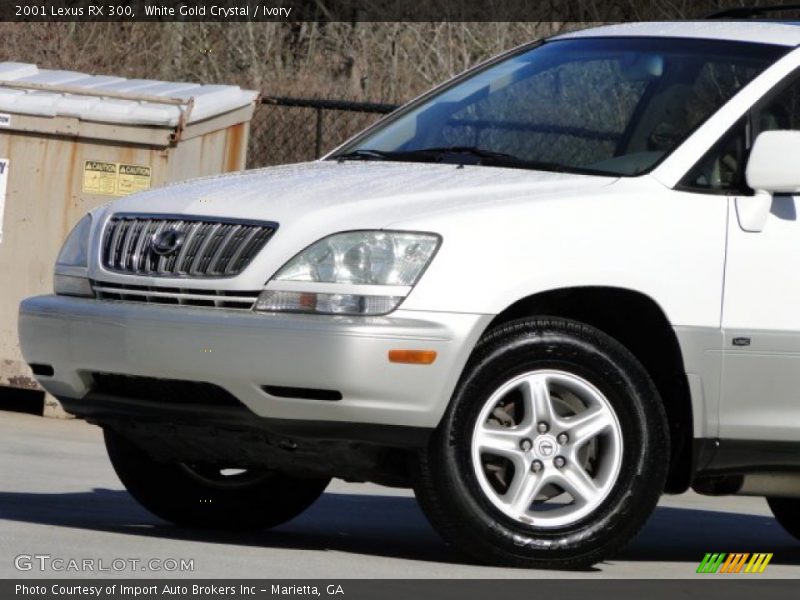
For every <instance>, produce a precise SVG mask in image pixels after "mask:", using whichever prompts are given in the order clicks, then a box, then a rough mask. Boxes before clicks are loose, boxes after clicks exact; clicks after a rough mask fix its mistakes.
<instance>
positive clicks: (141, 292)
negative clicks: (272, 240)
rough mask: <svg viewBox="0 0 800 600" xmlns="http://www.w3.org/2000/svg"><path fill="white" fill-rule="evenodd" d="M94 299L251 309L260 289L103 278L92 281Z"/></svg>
mask: <svg viewBox="0 0 800 600" xmlns="http://www.w3.org/2000/svg"><path fill="white" fill-rule="evenodd" d="M92 289H94V294H95V297H96V298H97V299H98V300H120V301H125V302H145V303H149V304H175V305H179V306H206V307H209V308H230V309H241V310H251V309H252V308H253V305H254V304H255V302H256V300H257V299H258V295H259V293H260V292H258V291H243V292H240V291H224V292H223V291H217V290H196V289H187V288H168V287H156V286H146V285H127V284H126V285H120V284H118V283H109V282H106V281H92Z"/></svg>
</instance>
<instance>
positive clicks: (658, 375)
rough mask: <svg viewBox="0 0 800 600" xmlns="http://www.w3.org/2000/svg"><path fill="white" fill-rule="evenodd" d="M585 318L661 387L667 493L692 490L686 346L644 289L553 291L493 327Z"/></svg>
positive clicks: (515, 307)
mask: <svg viewBox="0 0 800 600" xmlns="http://www.w3.org/2000/svg"><path fill="white" fill-rule="evenodd" d="M534 315H535V316H553V317H562V318H567V319H573V320H575V321H581V322H582V323H586V324H587V325H591V326H592V327H596V328H597V329H600V330H601V331H603V332H605V333H607V334H608V335H610V336H611V337H613V338H614V339H616V340H617V341H618V342H620V343H621V344H623V345H624V346H625V347H626V348H628V350H630V351H631V352H632V353H633V354H634V356H636V358H637V359H638V360H639V362H641V363H642V365H643V366H644V368H645V369H646V370H647V372H648V373H649V374H650V377H651V378H652V379H653V382H654V383H655V386H656V388H657V389H658V392H659V394H660V395H661V399H662V401H663V402H664V408H665V410H666V413H667V419H668V420H669V431H670V442H671V456H670V466H669V476H668V479H667V484H666V488H665V491H666V492H668V493H680V492H683V491H685V490H686V489H688V487H689V481H690V478H691V460H692V458H691V454H692V452H691V446H692V444H691V442H692V402H691V396H690V393H689V383H688V380H687V378H686V371H685V369H684V364H683V356H682V355H681V349H680V345H679V344H678V339H677V337H676V336H675V331H674V330H673V329H672V326H671V325H670V322H669V320H668V319H667V317H666V315H665V314H664V311H662V310H661V308H660V307H659V306H658V304H656V303H655V301H654V300H653V299H652V298H650V297H649V296H646V295H644V294H641V293H639V292H634V291H632V290H626V289H621V288H605V287H580V288H567V289H559V290H552V291H548V292H543V293H540V294H535V295H533V296H528V297H527V298H523V299H522V300H519V301H518V302H515V303H514V304H512V305H511V306H509V307H508V308H507V309H505V310H504V311H503V312H501V313H500V314H498V315H497V316H496V317H495V318H494V320H493V321H492V323H491V324H490V325H489V328H492V327H494V326H496V325H499V324H501V323H505V322H507V321H512V320H514V319H519V318H522V317H530V316H534Z"/></svg>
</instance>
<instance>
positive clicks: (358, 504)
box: [0, 412, 800, 579]
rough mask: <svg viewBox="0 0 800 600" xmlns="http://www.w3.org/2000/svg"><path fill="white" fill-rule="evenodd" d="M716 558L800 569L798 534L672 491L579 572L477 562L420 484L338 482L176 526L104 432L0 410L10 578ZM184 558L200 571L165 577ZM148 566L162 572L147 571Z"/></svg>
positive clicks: (615, 567)
mask: <svg viewBox="0 0 800 600" xmlns="http://www.w3.org/2000/svg"><path fill="white" fill-rule="evenodd" d="M706 552H772V553H774V557H773V559H772V562H771V563H770V565H769V567H768V568H767V570H766V571H765V573H764V574H762V575H758V576H756V577H767V578H774V577H782V578H795V577H800V542H797V541H796V540H795V539H794V538H792V537H791V536H789V535H788V534H787V533H785V532H784V531H783V530H782V529H781V528H780V526H779V525H778V524H777V523H776V522H775V521H774V519H772V517H771V516H770V513H769V509H768V508H767V505H766V503H765V502H764V501H763V500H762V499H760V498H743V497H723V498H709V497H704V496H698V495H696V494H693V493H689V494H683V495H681V496H672V497H665V498H664V499H663V500H662V502H661V503H660V505H659V507H658V509H657V510H656V512H655V514H654V515H653V517H652V518H651V519H650V521H649V522H648V524H647V526H646V527H645V529H644V530H643V531H642V533H641V534H640V535H639V536H638V537H637V538H636V539H635V540H634V541H632V542H631V543H630V544H629V545H628V547H627V548H625V549H624V550H623V551H622V552H620V553H619V555H617V556H615V557H614V558H613V559H611V560H608V561H607V562H604V563H602V564H598V565H597V566H595V567H594V568H593V569H590V570H587V571H583V572H579V573H569V574H565V573H561V572H552V571H538V570H522V569H502V568H495V567H485V566H479V565H475V564H470V563H469V562H467V561H466V560H465V559H464V558H463V557H461V556H460V555H459V554H457V553H455V552H454V551H452V550H451V549H449V548H448V547H447V546H446V545H445V544H444V543H443V542H442V541H441V540H440V538H439V537H438V536H437V535H436V533H435V532H434V531H433V530H432V529H431V527H430V526H429V525H428V523H427V522H426V520H425V517H424V516H423V514H422V512H421V511H420V509H419V508H418V506H417V504H416V501H415V500H414V498H413V496H412V495H411V493H410V492H407V491H404V490H394V489H389V488H383V487H379V486H374V485H362V484H358V485H357V484H346V483H343V482H341V481H334V482H333V483H332V484H331V486H330V487H329V489H328V491H327V492H326V493H325V495H324V496H323V497H322V498H321V499H320V500H319V501H318V502H317V503H316V504H315V505H314V506H312V507H311V508H310V509H309V510H308V511H306V512H305V513H304V514H303V515H301V516H300V517H298V518H297V519H295V520H293V521H291V522H289V523H287V524H285V525H283V526H281V527H278V528H275V529H273V530H269V531H256V532H246V533H227V532H207V531H196V530H186V529H180V528H177V527H173V526H171V525H169V524H166V523H164V522H162V521H160V520H159V519H158V518H156V517H154V516H152V515H151V514H150V513H148V512H147V511H145V510H144V509H143V508H141V507H140V506H139V505H138V504H137V503H136V502H135V501H134V500H133V499H132V498H131V497H130V496H129V495H128V494H127V493H126V492H125V490H124V488H123V486H122V484H121V483H120V482H119V480H118V479H117V477H116V475H115V474H114V472H113V470H112V468H111V466H110V464H109V463H108V460H107V458H106V455H105V448H104V446H103V442H102V436H101V431H100V429H98V428H96V427H93V426H91V425H87V424H85V423H83V422H80V421H75V420H72V421H60V420H55V419H44V418H41V417H36V416H31V415H25V414H19V413H13V412H0V578H28V577H29V578H40V577H64V576H75V577H95V576H114V577H128V578H130V577H192V578H208V579H211V578H237V577H259V578H282V579H292V578H302V579H307V578H334V579H344V578H437V579H439V578H504V579H508V578H554V577H555V578H564V577H569V578H576V577H587V578H691V577H709V575H696V574H695V570H696V568H697V565H698V564H699V562H700V560H701V559H702V558H703V556H704V554H705V553H706ZM20 556H22V557H23V558H21V559H20V558H18V557H20ZM42 556H46V557H49V558H45V559H42V558H36V557H42ZM57 559H61V560H62V561H63V562H61V563H55V562H54V561H55V560H57ZM71 559H75V560H77V561H79V562H82V561H83V560H84V559H88V560H90V561H94V562H93V563H92V564H93V565H94V568H95V569H98V568H100V567H104V568H106V569H110V570H108V571H103V572H97V571H96V570H95V572H91V571H89V572H79V573H76V572H74V571H71V570H67V571H63V570H62V571H57V570H53V568H52V567H53V565H56V566H59V567H61V568H62V569H70V568H71V567H72V566H75V563H70V562H69V561H70V560H71ZM114 559H117V560H118V561H119V560H122V561H124V564H125V565H126V566H125V567H124V569H123V570H121V571H115V570H114V568H115V567H120V566H122V565H123V563H121V562H117V563H116V565H113V564H112V562H111V561H113V560H114ZM171 559H173V560H175V561H176V563H171V562H168V561H169V560H171ZM151 560H156V561H161V562H160V563H152V564H151V563H150V562H149V561H151ZM181 560H183V561H184V562H185V563H186V566H187V567H188V566H191V567H193V571H188V570H187V571H184V572H175V571H169V572H166V571H163V569H164V568H172V567H175V566H176V564H177V565H179V564H180V561H181ZM100 561H102V563H101V562H100ZM136 561H138V562H136ZM189 561H191V564H189ZM42 564H47V570H45V571H44V572H43V571H41V570H40V568H39V567H40V565H42ZM132 564H136V567H135V569H134V570H129V569H131V568H132V567H130V565H132ZM142 564H147V565H150V566H152V567H153V568H161V569H162V571H148V572H142V571H141V566H140V565H142ZM28 566H30V570H22V571H21V570H18V568H17V567H21V568H23V569H25V568H28ZM81 568H82V567H81ZM714 577H716V576H714Z"/></svg>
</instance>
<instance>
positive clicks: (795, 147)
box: [746, 131, 800, 194]
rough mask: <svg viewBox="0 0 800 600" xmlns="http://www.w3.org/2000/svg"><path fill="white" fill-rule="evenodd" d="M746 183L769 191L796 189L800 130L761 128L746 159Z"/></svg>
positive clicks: (792, 191)
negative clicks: (769, 129) (765, 129)
mask: <svg viewBox="0 0 800 600" xmlns="http://www.w3.org/2000/svg"><path fill="white" fill-rule="evenodd" d="M746 177H747V185H749V186H750V187H751V188H753V189H754V190H756V191H757V192H769V193H770V194H797V193H800V131H765V132H764V133H762V134H761V135H759V136H758V137H757V138H756V143H755V144H753V149H752V150H751V151H750V160H748V161H747V171H746Z"/></svg>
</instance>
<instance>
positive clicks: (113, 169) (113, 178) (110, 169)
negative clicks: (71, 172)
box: [83, 160, 117, 196]
mask: <svg viewBox="0 0 800 600" xmlns="http://www.w3.org/2000/svg"><path fill="white" fill-rule="evenodd" d="M83 191H84V192H86V193H87V194H102V195H104V196H115V195H116V193H117V163H110V162H103V161H101V160H87V161H85V162H84V163H83Z"/></svg>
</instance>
